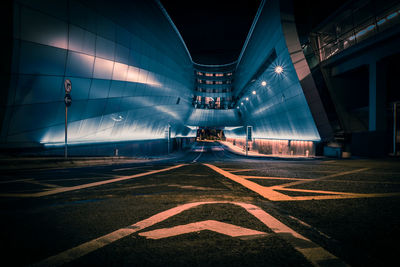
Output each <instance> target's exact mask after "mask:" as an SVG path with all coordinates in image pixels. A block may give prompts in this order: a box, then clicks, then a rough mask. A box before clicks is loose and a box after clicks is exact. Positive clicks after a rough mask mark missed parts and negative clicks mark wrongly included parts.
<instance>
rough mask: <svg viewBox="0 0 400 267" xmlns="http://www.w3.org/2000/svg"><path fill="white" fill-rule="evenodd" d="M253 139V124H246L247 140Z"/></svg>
mask: <svg viewBox="0 0 400 267" xmlns="http://www.w3.org/2000/svg"><path fill="white" fill-rule="evenodd" d="M252 140H253V126H247V141H252Z"/></svg>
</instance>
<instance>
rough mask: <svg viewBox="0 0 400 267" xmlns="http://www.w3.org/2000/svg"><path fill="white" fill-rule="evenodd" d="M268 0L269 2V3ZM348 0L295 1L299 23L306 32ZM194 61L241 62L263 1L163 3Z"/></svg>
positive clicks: (172, 0) (215, 0)
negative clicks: (327, 0)
mask: <svg viewBox="0 0 400 267" xmlns="http://www.w3.org/2000/svg"><path fill="white" fill-rule="evenodd" d="M267 1H268V0H267ZM346 1H347V0H336V1H334V2H332V1H330V2H329V5H327V2H326V1H321V0H294V6H295V12H296V20H298V22H299V25H302V27H304V28H305V29H306V30H305V31H307V30H309V29H311V28H312V27H315V26H317V25H318V24H319V23H320V22H321V21H323V20H324V18H326V17H327V16H328V15H330V14H331V13H332V12H333V11H335V10H336V9H337V8H338V7H340V6H341V5H343V3H344V2H346ZM161 3H162V4H163V6H164V7H165V9H166V10H167V12H168V14H169V15H170V17H171V19H172V20H173V22H174V23H175V25H176V27H177V28H178V30H179V32H180V33H181V35H182V38H183V39H184V41H185V43H186V45H187V47H188V49H189V51H190V54H191V55H192V58H193V61H194V62H196V63H202V64H226V63H230V62H233V61H235V60H237V59H238V56H239V54H240V51H241V49H242V47H243V44H244V41H245V40H246V37H247V34H248V32H249V30H250V27H251V24H252V22H253V19H254V17H255V15H256V13H257V9H258V7H259V5H260V3H261V0H246V1H244V0H242V1H233V0H229V1H228V0H213V1H211V0H201V1H179V0H161Z"/></svg>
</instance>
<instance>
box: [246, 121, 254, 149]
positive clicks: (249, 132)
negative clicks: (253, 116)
mask: <svg viewBox="0 0 400 267" xmlns="http://www.w3.org/2000/svg"><path fill="white" fill-rule="evenodd" d="M252 132H253V126H247V127H246V157H247V156H248V151H249V141H252V140H253V136H252V135H253V134H252Z"/></svg>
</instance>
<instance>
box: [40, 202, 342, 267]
mask: <svg viewBox="0 0 400 267" xmlns="http://www.w3.org/2000/svg"><path fill="white" fill-rule="evenodd" d="M206 204H233V205H236V206H240V207H242V208H244V209H245V210H246V211H247V212H248V213H250V214H251V215H253V216H254V217H256V218H257V219H258V220H260V221H261V222H262V223H263V224H264V225H265V226H267V227H268V228H270V229H271V230H272V231H273V232H274V233H276V234H277V235H278V236H279V237H280V238H282V239H284V240H286V241H287V242H289V243H290V244H291V245H292V246H293V247H294V248H295V249H296V250H297V251H299V252H300V253H301V254H303V256H304V257H305V258H306V259H307V260H309V261H310V262H311V263H312V264H313V265H315V266H321V265H322V264H323V263H326V262H328V261H329V264H330V266H347V265H346V264H345V263H344V262H343V261H341V260H340V259H339V258H337V257H336V256H334V255H333V254H331V253H330V252H328V251H326V250H325V249H323V248H322V247H320V246H318V245H317V244H315V243H314V242H312V241H311V240H309V239H308V238H306V237H304V236H302V235H300V234H299V233H297V232H295V231H294V230H293V229H291V228H289V227H288V226H286V225H285V224H283V223H282V222H280V221H279V220H277V219H276V218H275V217H273V216H271V215H270V214H268V213H267V212H265V211H264V210H262V209H261V208H259V207H257V206H255V205H253V204H247V203H242V202H229V201H209V202H195V203H188V204H183V205H180V206H178V207H175V208H172V209H169V210H166V211H163V212H160V213H158V214H156V215H154V216H152V217H150V218H147V219H145V220H142V221H140V222H137V223H135V224H132V225H130V226H127V227H124V228H121V229H119V230H116V231H114V232H111V233H109V234H107V235H104V236H101V237H99V238H96V239H93V240H91V241H88V242H86V243H83V244H81V245H79V246H77V247H74V248H71V249H68V250H66V251H64V252H61V253H59V254H57V255H54V256H51V257H49V258H47V259H44V260H43V261H41V262H39V263H37V264H34V265H33V266H60V265H63V264H66V263H68V262H71V261H73V260H76V259H78V258H80V257H82V256H84V255H87V254H88V253H90V252H93V251H95V250H97V249H100V248H102V247H104V246H107V245H109V244H112V243H113V242H115V241H118V240H120V239H121V238H124V237H126V236H129V235H131V234H133V233H136V232H138V231H140V230H143V229H145V228H147V227H150V226H152V225H154V224H156V223H159V222H162V221H164V220H166V219H168V218H170V217H172V216H174V215H177V214H179V213H182V212H183V211H185V210H189V209H191V208H194V207H198V206H200V205H206ZM147 233H149V232H147Z"/></svg>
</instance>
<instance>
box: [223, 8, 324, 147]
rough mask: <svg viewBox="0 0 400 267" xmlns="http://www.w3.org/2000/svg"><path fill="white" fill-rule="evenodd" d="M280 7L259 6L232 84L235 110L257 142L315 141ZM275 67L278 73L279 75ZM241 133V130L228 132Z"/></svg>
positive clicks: (310, 115) (315, 134)
mask: <svg viewBox="0 0 400 267" xmlns="http://www.w3.org/2000/svg"><path fill="white" fill-rule="evenodd" d="M279 2H280V1H275V0H273V1H263V2H262V3H261V6H260V8H259V10H258V13H257V16H256V18H255V20H254V22H253V25H252V28H251V31H250V33H249V35H248V37H247V40H246V43H245V45H244V47H243V50H242V53H241V55H240V57H239V60H238V65H237V68H236V75H235V80H234V81H235V82H234V88H235V91H234V94H235V95H236V96H237V97H238V101H237V109H238V110H239V112H240V113H241V114H243V120H244V125H251V126H253V129H254V137H255V138H268V139H289V140H310V141H319V140H320V136H319V133H318V130H317V128H316V125H315V122H314V119H313V116H312V114H311V112H310V109H309V106H308V103H307V100H306V98H305V96H304V92H303V88H302V86H301V84H300V81H299V77H298V74H297V73H296V69H295V67H294V62H293V61H292V58H291V54H290V53H289V49H288V46H289V45H292V44H291V43H289V42H288V38H287V34H286V36H285V35H284V33H283V29H282V25H283V23H284V18H282V15H281V11H280V6H279ZM291 34H297V33H296V32H293V33H291ZM276 67H281V68H282V72H281V73H279V74H278V73H277V72H276V71H275V68H276ZM263 82H264V83H263ZM243 134H244V133H243V128H242V129H237V130H236V131H235V132H231V133H229V132H227V133H226V135H227V136H231V137H235V136H237V135H243Z"/></svg>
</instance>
